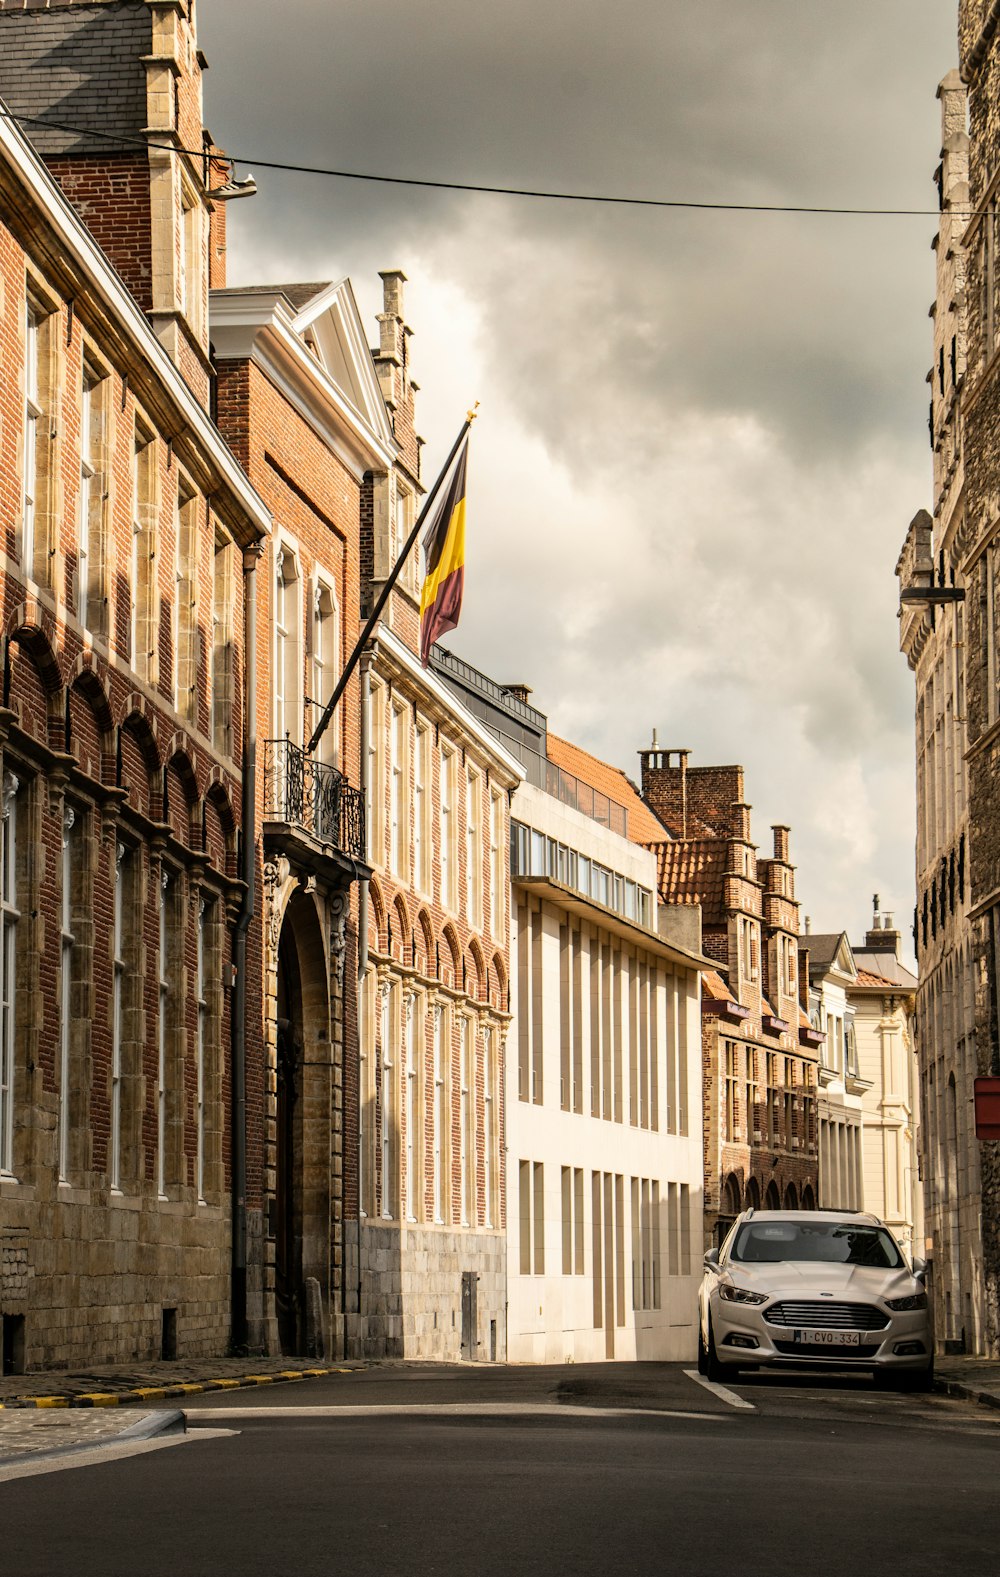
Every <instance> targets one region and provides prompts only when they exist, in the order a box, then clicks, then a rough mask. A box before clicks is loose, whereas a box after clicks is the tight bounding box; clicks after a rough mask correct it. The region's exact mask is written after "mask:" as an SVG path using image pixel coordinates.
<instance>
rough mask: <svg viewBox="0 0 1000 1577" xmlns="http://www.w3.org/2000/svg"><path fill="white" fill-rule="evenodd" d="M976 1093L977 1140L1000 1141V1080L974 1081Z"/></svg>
mask: <svg viewBox="0 0 1000 1577" xmlns="http://www.w3.org/2000/svg"><path fill="white" fill-rule="evenodd" d="M973 1088H974V1090H975V1092H976V1138H977V1139H1000V1078H985V1077H984V1078H980V1079H975V1080H974V1081H973Z"/></svg>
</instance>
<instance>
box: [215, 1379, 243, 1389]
mask: <svg viewBox="0 0 1000 1577" xmlns="http://www.w3.org/2000/svg"><path fill="white" fill-rule="evenodd" d="M239 1383H240V1382H239V1380H209V1382H208V1384H209V1385H215V1386H218V1388H219V1390H220V1391H231V1390H233V1389H234V1388H235V1387H237V1386H238V1385H239Z"/></svg>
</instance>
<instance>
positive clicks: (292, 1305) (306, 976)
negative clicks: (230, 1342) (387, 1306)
mask: <svg viewBox="0 0 1000 1577" xmlns="http://www.w3.org/2000/svg"><path fill="white" fill-rule="evenodd" d="M275 1004H276V1013H275V1028H274V1041H273V1046H272V1053H273V1057H274V1072H275V1081H276V1085H275V1097H274V1102H275V1105H274V1111H275V1154H274V1166H275V1310H274V1313H275V1319H276V1323H277V1329H278V1339H279V1342H280V1345H281V1350H282V1352H283V1353H302V1352H305V1350H306V1346H307V1339H308V1338H307V1328H306V1313H307V1310H306V1284H307V1282H308V1280H309V1278H311V1277H315V1278H316V1279H317V1280H318V1281H319V1284H320V1287H323V1288H328V1287H329V1286H330V1274H331V1263H330V1256H331V1232H330V1225H331V1221H332V1219H333V1215H332V1212H333V1200H332V1197H331V1187H332V1184H331V1177H332V1175H333V1167H332V1166H331V1155H330V1152H329V1144H328V1143H327V1144H326V1145H324V1144H323V1143H319V1144H317V1143H316V1142H315V1136H316V1135H317V1134H319V1135H322V1134H325V1135H327V1136H328V1135H329V1125H330V1114H331V1112H332V1110H333V1101H334V1079H333V1071H334V1070H333V1049H332V1048H333V1037H332V1035H331V1022H330V989H329V974H328V969H327V961H326V949H325V947H324V945H323V927H322V924H321V922H320V917H319V913H318V911H317V906H316V901H315V898H314V896H313V895H312V894H307V893H304V892H303V891H302V889H301V888H295V889H293V891H292V893H291V895H290V897H289V900H288V903H287V905H286V907H285V912H284V915H283V917H282V922H281V930H280V933H279V937H278V957H277V980H276V994H275Z"/></svg>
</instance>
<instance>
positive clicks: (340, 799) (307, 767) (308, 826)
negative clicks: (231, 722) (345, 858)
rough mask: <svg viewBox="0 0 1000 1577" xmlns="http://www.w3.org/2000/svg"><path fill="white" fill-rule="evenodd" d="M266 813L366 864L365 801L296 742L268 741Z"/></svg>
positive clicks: (345, 781) (266, 756)
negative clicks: (364, 861) (364, 860)
mask: <svg viewBox="0 0 1000 1577" xmlns="http://www.w3.org/2000/svg"><path fill="white" fill-rule="evenodd" d="M264 813H265V815H266V816H267V818H268V819H269V820H271V821H284V822H287V823H288V825H289V826H291V827H298V828H301V829H302V830H303V831H304V832H308V833H310V834H311V835H312V837H314V838H315V839H317V841H318V842H320V843H330V844H332V845H333V846H334V848H335V849H338V850H339V851H340V852H341V853H342V854H347V855H350V856H351V858H352V859H356V860H363V859H364V858H365V801H364V795H363V794H362V793H361V792H360V790H359V789H356V788H352V787H351V785H350V784H349V783H348V781H347V779H346V778H345V777H344V775H343V773H341V772H338V771H337V769H336V767H330V766H326V765H325V763H324V762H322V761H317V760H316V759H315V758H314V757H313V756H307V755H306V753H305V751H304V750H303V749H302V746H301V745H295V744H293V743H292V741H291V740H290V739H265V741H264Z"/></svg>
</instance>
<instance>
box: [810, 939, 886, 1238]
mask: <svg viewBox="0 0 1000 1577" xmlns="http://www.w3.org/2000/svg"><path fill="white" fill-rule="evenodd" d="M800 952H807V953H808V960H809V964H808V968H809V1017H810V1019H811V1021H812V1023H813V1026H814V1028H815V1029H817V1030H819V1031H820V1032H821V1033H822V1035H823V1036H824V1039H823V1041H822V1043H821V1045H820V1059H819V1070H818V1079H819V1095H818V1100H817V1115H818V1119H819V1208H820V1209H821V1210H861V1209H863V1208H865V1207H864V1205H863V1203H862V1201H863V1199H864V1187H863V1182H862V1167H861V1146H862V1140H861V1134H862V1123H863V1103H862V1097H863V1095H864V1093H865V1090H866V1089H867V1088H869V1086H868V1085H867V1084H866V1082H865V1080H864V1079H863V1077H862V1075H861V1071H860V1069H859V1067H858V1048H857V1040H856V1036H855V1031H854V1016H855V1012H854V1005H853V1003H852V1002H851V1000H850V998H849V995H848V993H849V991H850V989H851V988H852V987H853V985H854V984H855V982H856V980H857V974H858V971H857V966H856V965H855V962H854V955H853V953H852V952H851V944H850V942H849V941H848V940H847V933H846V932H844V931H840V932H834V933H832V934H827V935H812V934H806V935H805V936H803V937H802V938H801V939H800Z"/></svg>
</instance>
